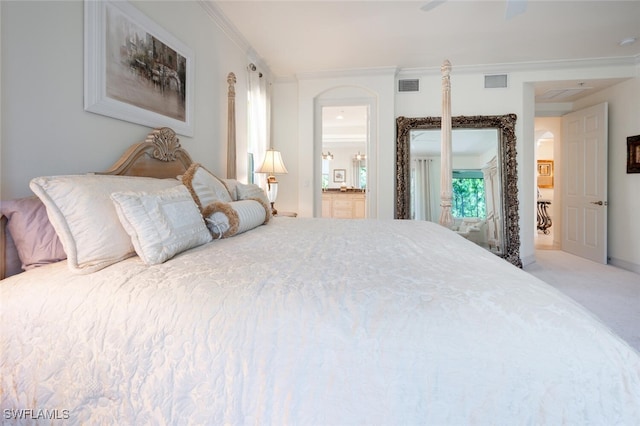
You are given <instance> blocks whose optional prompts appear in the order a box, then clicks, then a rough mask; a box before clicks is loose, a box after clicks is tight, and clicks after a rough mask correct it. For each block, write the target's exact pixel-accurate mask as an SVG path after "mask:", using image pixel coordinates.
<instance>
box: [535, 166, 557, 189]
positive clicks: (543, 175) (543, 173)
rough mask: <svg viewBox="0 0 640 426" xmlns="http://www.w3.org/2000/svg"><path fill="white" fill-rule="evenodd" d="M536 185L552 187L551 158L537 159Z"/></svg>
mask: <svg viewBox="0 0 640 426" xmlns="http://www.w3.org/2000/svg"><path fill="white" fill-rule="evenodd" d="M538 187H539V188H553V160H538Z"/></svg>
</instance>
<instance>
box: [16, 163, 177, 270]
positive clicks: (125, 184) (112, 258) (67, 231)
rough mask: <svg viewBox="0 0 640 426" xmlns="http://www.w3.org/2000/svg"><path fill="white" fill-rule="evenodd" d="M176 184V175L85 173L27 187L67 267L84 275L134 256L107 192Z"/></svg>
mask: <svg viewBox="0 0 640 426" xmlns="http://www.w3.org/2000/svg"><path fill="white" fill-rule="evenodd" d="M176 185H180V182H178V181H177V180H176V179H154V178H144V177H131V176H112V175H91V174H90V175H67V176H48V177H38V178H35V179H32V180H31V182H30V184H29V187H30V188H31V190H32V191H33V192H34V193H35V194H36V195H37V196H38V197H39V198H40V199H41V200H42V202H43V203H44V205H45V206H46V207H47V215H48V216H49V220H50V221H51V225H52V226H53V228H54V229H55V230H56V233H57V234H58V237H59V238H60V242H62V246H63V247H64V251H65V252H66V253H67V264H68V265H69V269H71V270H72V271H73V272H75V273H79V274H88V273H91V272H95V271H98V270H100V269H102V268H105V267H107V266H109V265H111V264H114V263H116V262H119V261H121V260H123V259H126V258H128V257H131V256H133V255H135V250H134V248H133V245H132V243H131V237H129V234H127V232H126V231H125V230H124V228H123V227H122V225H121V224H120V220H119V219H118V214H117V213H116V208H115V206H114V204H113V202H112V201H111V197H110V196H111V194H112V193H113V192H121V191H155V190H159V189H166V188H171V187H174V186H176Z"/></svg>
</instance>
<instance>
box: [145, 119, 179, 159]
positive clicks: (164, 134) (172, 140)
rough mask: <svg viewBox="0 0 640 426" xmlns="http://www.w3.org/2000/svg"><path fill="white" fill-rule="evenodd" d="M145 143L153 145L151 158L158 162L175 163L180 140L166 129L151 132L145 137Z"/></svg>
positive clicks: (170, 130) (171, 131)
mask: <svg viewBox="0 0 640 426" xmlns="http://www.w3.org/2000/svg"><path fill="white" fill-rule="evenodd" d="M145 142H147V143H151V144H153V146H154V150H153V158H155V159H156V160H160V161H175V159H176V151H177V150H178V149H180V148H181V147H180V139H178V136H177V135H176V133H175V132H174V131H173V130H172V129H170V128H168V127H161V128H159V129H155V130H153V131H152V132H151V133H149V134H148V135H147V138H146V139H145Z"/></svg>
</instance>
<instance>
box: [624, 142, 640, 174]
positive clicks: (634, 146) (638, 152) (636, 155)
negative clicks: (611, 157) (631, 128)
mask: <svg viewBox="0 0 640 426" xmlns="http://www.w3.org/2000/svg"><path fill="white" fill-rule="evenodd" d="M627 173H640V135H636V136H629V137H628V138H627Z"/></svg>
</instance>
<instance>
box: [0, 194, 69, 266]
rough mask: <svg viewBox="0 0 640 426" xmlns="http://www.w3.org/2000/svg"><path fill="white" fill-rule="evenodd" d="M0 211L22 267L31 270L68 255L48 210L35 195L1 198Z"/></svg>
mask: <svg viewBox="0 0 640 426" xmlns="http://www.w3.org/2000/svg"><path fill="white" fill-rule="evenodd" d="M0 213H2V214H3V215H4V216H5V217H6V218H7V230H8V231H9V233H10V234H11V238H13V241H14V243H15V245H16V249H17V250H18V256H19V257H20V261H21V262H22V269H24V270H27V269H32V268H35V267H38V266H42V265H46V264H48V263H55V262H59V261H61V260H64V259H66V258H67V255H66V253H65V252H64V249H63V248H62V244H61V243H60V240H59V239H58V235H57V234H56V231H55V230H54V229H53V226H51V223H50V222H49V217H48V216H47V209H46V208H45V206H44V204H42V201H40V199H39V198H38V197H27V198H20V199H17V200H10V201H2V205H1V206H0Z"/></svg>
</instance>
